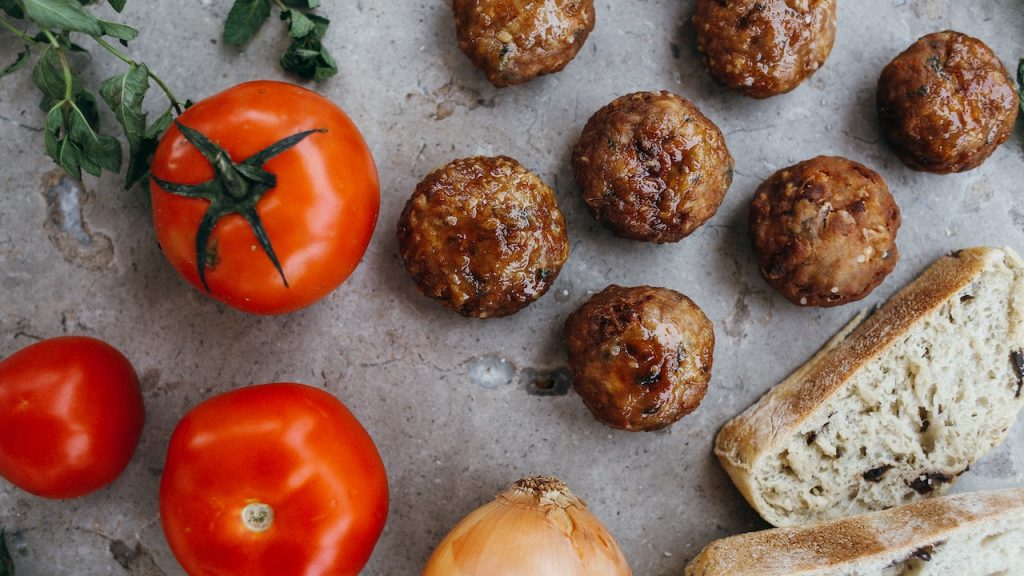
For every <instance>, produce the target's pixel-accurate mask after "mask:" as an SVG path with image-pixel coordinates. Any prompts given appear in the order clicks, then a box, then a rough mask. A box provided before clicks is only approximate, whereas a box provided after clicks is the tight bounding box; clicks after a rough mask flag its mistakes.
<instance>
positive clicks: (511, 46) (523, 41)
mask: <svg viewBox="0 0 1024 576" xmlns="http://www.w3.org/2000/svg"><path fill="white" fill-rule="evenodd" d="M452 10H453V11H454V12H455V29H456V32H457V34H458V36H459V47H460V48H461V49H462V51H463V52H465V53H466V55H467V56H469V58H470V60H472V61H473V64H474V65H476V67H477V68H479V69H481V70H483V71H484V73H485V74H487V79H488V80H490V81H491V83H492V84H494V85H495V86H498V87H499V88H500V87H504V86H511V85H513V84H522V83H523V82H528V81H530V80H533V79H534V78H536V77H537V76H540V75H543V74H551V73H552V72H558V71H560V70H561V69H562V68H565V66H566V64H568V63H569V61H571V60H572V59H573V58H575V57H576V53H577V52H579V51H580V48H582V47H583V43H584V42H586V40H587V36H589V35H590V31H591V30H593V29H594V22H595V17H594V0H531V1H530V2H523V1H521V0H455V1H454V2H453V3H452Z"/></svg>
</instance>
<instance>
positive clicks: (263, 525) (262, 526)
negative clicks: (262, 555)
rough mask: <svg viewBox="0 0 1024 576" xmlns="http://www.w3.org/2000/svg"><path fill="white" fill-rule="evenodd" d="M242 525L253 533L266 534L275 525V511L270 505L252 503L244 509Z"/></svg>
mask: <svg viewBox="0 0 1024 576" xmlns="http://www.w3.org/2000/svg"><path fill="white" fill-rule="evenodd" d="M242 524H245V527H246V528H248V529H249V530H252V531H253V532H266V531H267V530H270V527H271V526H272V525H273V524H274V509H273V508H271V507H270V505H269V504H264V503H262V502H250V503H248V504H246V506H245V508H242Z"/></svg>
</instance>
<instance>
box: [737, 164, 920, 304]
mask: <svg viewBox="0 0 1024 576" xmlns="http://www.w3.org/2000/svg"><path fill="white" fill-rule="evenodd" d="M899 227H900V209H899V207H898V206H896V201H895V200H893V197H892V194H890V193H889V188H888V187H887V186H886V185H885V182H884V181H883V180H882V177H881V176H879V175H878V173H877V172H875V171H874V170H871V169H870V168H868V167H867V166H864V165H862V164H858V163H857V162H853V161H851V160H847V159H846V158H836V157H829V156H818V157H817V158H812V159H811V160H807V161H805V162H801V163H799V164H797V165H795V166H790V167H789V168H783V169H782V170H779V171H778V172H776V173H775V174H773V175H772V177H771V178H769V179H768V180H766V181H765V182H764V183H763V184H761V186H760V187H759V188H758V189H757V192H756V193H755V194H754V200H753V201H752V202H751V204H750V232H751V235H752V236H753V240H754V249H755V251H756V252H757V261H758V265H759V267H760V269H761V276H763V277H764V279H765V280H766V281H767V282H768V284H770V285H771V286H772V287H774V288H775V289H776V290H778V291H779V292H780V293H781V294H782V295H783V296H785V297H786V298H787V299H789V300H790V301H791V302H793V303H794V304H798V305H800V306H838V305H840V304H846V303H847V302H853V301H855V300H860V299H861V298H864V297H865V296H867V295H868V294H869V293H870V292H871V291H872V290H874V288H875V286H878V285H879V284H881V282H882V280H884V279H885V277H886V276H887V275H888V274H889V273H890V272H892V269H893V268H894V267H895V266H896V262H897V260H899V251H898V250H897V249H896V232H897V230H899Z"/></svg>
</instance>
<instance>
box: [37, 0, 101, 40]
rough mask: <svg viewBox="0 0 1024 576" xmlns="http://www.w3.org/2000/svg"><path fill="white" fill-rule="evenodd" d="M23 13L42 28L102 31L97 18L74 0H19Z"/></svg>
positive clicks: (87, 32)
mask: <svg viewBox="0 0 1024 576" xmlns="http://www.w3.org/2000/svg"><path fill="white" fill-rule="evenodd" d="M21 3H22V7H23V8H24V9H25V15H26V16H28V17H29V18H30V19H31V20H33V21H34V22H35V23H36V24H38V25H39V26H40V27H42V28H57V29H59V30H68V31H72V32H84V33H85V34H91V35H93V36H99V35H100V34H102V33H103V29H102V28H101V27H100V23H99V20H97V19H96V17H95V16H93V15H92V14H91V13H90V12H89V11H87V10H86V9H84V8H82V5H81V4H80V3H79V2H76V1H75V0H21Z"/></svg>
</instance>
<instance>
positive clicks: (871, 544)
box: [685, 488, 1024, 576]
mask: <svg viewBox="0 0 1024 576" xmlns="http://www.w3.org/2000/svg"><path fill="white" fill-rule="evenodd" d="M1003 518H1005V519H1010V520H1012V519H1014V518H1017V519H1018V520H1017V522H1018V523H1019V522H1024V489H1019V488H1018V489H1011V490H999V491H992V492H975V493H970V494H958V495H954V496H944V497H941V498H933V499H930V500H922V501H919V502H915V503H913V504H907V505H904V506H899V507H897V508H891V509H889V510H885V511H882V512H872V513H868V514H861V515H859V516H852V517H849V518H843V519H840V520H832V521H829V522H822V523H818V524H811V525H806V526H799V527H790V528H775V529H772V530H764V531H761V532H752V533H749V534H741V535H739V536H732V537H730V538H723V539H721V540H716V541H715V542H712V543H711V544H709V545H708V546H707V547H705V548H704V550H702V551H701V553H700V554H698V555H697V557H696V558H694V560H693V561H692V562H690V564H689V565H688V566H687V567H686V572H685V576H726V575H727V576H746V575H757V576H795V575H798V574H800V575H808V576H809V575H811V574H814V575H825V574H837V575H838V574H867V573H874V572H869V571H865V570H866V569H870V567H868V566H866V564H867V563H869V562H870V563H871V564H873V565H877V564H881V565H886V566H894V565H897V564H899V563H900V562H903V561H905V560H907V559H909V558H912V557H914V556H915V553H917V554H920V551H921V550H927V549H928V548H927V547H929V546H932V545H935V544H937V543H941V542H944V541H946V540H948V539H949V538H950V536H951V535H953V534H954V533H959V532H961V531H971V530H978V529H979V528H980V527H981V526H982V525H983V524H987V523H989V522H993V521H998V520H1000V519H1003Z"/></svg>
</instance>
